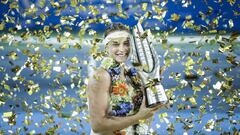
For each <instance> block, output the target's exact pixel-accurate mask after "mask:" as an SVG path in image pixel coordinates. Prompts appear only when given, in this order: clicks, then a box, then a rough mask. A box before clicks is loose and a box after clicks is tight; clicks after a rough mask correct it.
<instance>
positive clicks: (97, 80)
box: [89, 68, 111, 85]
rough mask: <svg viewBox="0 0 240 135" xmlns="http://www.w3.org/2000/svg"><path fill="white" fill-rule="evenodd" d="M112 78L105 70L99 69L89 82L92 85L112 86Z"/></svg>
mask: <svg viewBox="0 0 240 135" xmlns="http://www.w3.org/2000/svg"><path fill="white" fill-rule="evenodd" d="M110 82H111V76H110V74H109V73H108V72H107V71H106V70H105V69H103V68H99V69H97V70H96V71H95V72H94V73H93V74H92V75H91V76H90V80H89V84H90V85H100V84H110Z"/></svg>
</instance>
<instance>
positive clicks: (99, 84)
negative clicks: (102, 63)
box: [87, 69, 159, 133]
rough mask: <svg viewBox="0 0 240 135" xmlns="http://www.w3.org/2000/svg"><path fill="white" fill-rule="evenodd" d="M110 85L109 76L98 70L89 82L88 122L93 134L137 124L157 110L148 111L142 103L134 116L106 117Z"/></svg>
mask: <svg viewBox="0 0 240 135" xmlns="http://www.w3.org/2000/svg"><path fill="white" fill-rule="evenodd" d="M94 76H95V77H94ZM110 83H111V78H110V75H109V74H108V73H107V71H105V70H104V69H99V70H98V71H97V72H96V74H95V75H93V77H91V78H90V80H89V84H88V90H87V94H88V98H89V112H90V121H91V126H92V129H93V131H94V132H98V133H105V132H113V131H116V130H121V129H124V128H127V127H129V126H131V125H134V124H137V123H138V121H139V120H140V119H145V118H148V117H150V116H152V115H153V114H154V113H155V112H156V110H157V109H158V108H159V107H158V108H151V109H148V108H146V107H145V102H144V103H143V104H142V106H141V108H140V111H139V112H138V113H137V114H136V115H132V116H126V117H115V116H108V114H107V109H108V106H109V103H108V100H109V98H110V97H109V88H110V85H111V84H110Z"/></svg>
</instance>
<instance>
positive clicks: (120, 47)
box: [118, 43, 125, 51]
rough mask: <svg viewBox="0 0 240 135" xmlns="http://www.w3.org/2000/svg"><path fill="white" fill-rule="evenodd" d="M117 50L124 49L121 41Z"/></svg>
mask: <svg viewBox="0 0 240 135" xmlns="http://www.w3.org/2000/svg"><path fill="white" fill-rule="evenodd" d="M118 50H119V51H125V47H124V45H123V43H121V44H120V45H119V47H118Z"/></svg>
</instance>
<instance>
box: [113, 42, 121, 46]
mask: <svg viewBox="0 0 240 135" xmlns="http://www.w3.org/2000/svg"><path fill="white" fill-rule="evenodd" d="M112 45H113V46H119V45H120V44H119V43H118V42H113V43H112Z"/></svg>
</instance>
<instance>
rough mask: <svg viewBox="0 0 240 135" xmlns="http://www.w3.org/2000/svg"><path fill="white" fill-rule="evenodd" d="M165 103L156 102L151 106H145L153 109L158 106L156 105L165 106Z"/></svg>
mask: <svg viewBox="0 0 240 135" xmlns="http://www.w3.org/2000/svg"><path fill="white" fill-rule="evenodd" d="M166 103H167V102H160V101H159V102H156V103H153V104H146V107H147V108H154V107H156V106H158V105H161V104H166Z"/></svg>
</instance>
